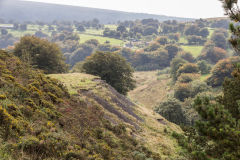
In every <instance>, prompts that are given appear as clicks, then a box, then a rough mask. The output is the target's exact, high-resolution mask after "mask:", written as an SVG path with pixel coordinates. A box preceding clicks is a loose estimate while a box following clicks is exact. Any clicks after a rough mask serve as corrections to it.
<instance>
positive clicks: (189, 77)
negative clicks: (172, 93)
mask: <svg viewBox="0 0 240 160" xmlns="http://www.w3.org/2000/svg"><path fill="white" fill-rule="evenodd" d="M200 76H201V75H200V74H196V73H195V74H194V73H182V74H181V75H180V76H179V77H178V82H180V83H189V82H192V81H194V80H197V79H199V78H200Z"/></svg>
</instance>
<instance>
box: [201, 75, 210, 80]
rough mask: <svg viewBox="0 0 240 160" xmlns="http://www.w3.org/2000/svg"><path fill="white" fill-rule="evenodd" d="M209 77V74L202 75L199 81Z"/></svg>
mask: <svg viewBox="0 0 240 160" xmlns="http://www.w3.org/2000/svg"><path fill="white" fill-rule="evenodd" d="M210 76H211V74H204V75H202V76H201V81H205V80H207V79H208V78H209V77H210Z"/></svg>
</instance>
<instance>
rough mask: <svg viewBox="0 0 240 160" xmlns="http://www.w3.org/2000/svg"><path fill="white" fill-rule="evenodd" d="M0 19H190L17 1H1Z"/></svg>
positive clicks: (50, 20) (111, 21)
mask: <svg viewBox="0 0 240 160" xmlns="http://www.w3.org/2000/svg"><path fill="white" fill-rule="evenodd" d="M0 17H1V18H3V19H5V20H14V21H20V22H24V21H42V22H52V21H54V20H57V21H74V20H76V21H88V20H92V19H94V18H97V19H99V20H100V22H101V23H104V24H107V23H116V22H118V21H124V20H136V19H146V18H154V19H158V20H159V21H165V20H179V21H189V20H192V19H187V18H178V17H169V16H163V15H152V14H141V13H128V12H120V11H113V10H104V9H95V8H86V7H76V6H67V5H53V4H46V3H38V2H27V1H19V0H1V1H0Z"/></svg>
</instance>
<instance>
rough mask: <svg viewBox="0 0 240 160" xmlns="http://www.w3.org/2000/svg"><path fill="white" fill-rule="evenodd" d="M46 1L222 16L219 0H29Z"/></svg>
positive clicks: (161, 12)
mask: <svg viewBox="0 0 240 160" xmlns="http://www.w3.org/2000/svg"><path fill="white" fill-rule="evenodd" d="M30 1H39V2H47V3H57V4H67V5H78V6H85V7H94V8H103V9H112V10H120V11H128V12H140V13H152V14H161V15H168V16H178V17H189V18H208V17H222V16H224V12H223V9H222V5H221V2H219V0H117V1H116V0H51V1H49V0H30Z"/></svg>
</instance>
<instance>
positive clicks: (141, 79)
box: [129, 71, 182, 159]
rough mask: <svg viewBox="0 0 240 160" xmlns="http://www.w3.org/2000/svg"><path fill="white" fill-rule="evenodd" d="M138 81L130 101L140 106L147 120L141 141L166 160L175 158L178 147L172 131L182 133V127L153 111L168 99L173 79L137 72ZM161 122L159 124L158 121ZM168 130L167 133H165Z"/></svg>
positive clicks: (154, 73)
mask: <svg viewBox="0 0 240 160" xmlns="http://www.w3.org/2000/svg"><path fill="white" fill-rule="evenodd" d="M134 77H135V80H136V81H137V88H136V89H135V90H133V91H131V92H130V93H129V97H130V99H132V100H133V101H134V102H136V103H138V104H140V105H138V108H137V109H138V110H139V113H140V115H142V116H143V117H144V119H145V123H144V124H143V127H142V128H143V132H141V134H140V135H139V137H138V138H139V139H140V140H141V141H143V142H144V143H145V144H146V145H147V147H148V148H151V150H153V151H155V152H158V153H160V154H161V155H163V156H164V157H165V158H166V159H167V158H169V157H171V158H175V156H177V155H178V153H177V152H178V149H177V148H178V145H177V143H176V141H175V140H174V139H173V138H172V137H171V133H172V131H176V132H182V131H181V129H180V127H179V126H177V125H175V124H173V123H170V122H168V121H167V120H166V119H164V118H163V117H162V116H160V115H159V114H157V113H155V112H154V111H153V107H154V106H155V105H156V104H158V103H160V102H161V101H163V100H164V99H166V98H167V95H168V94H171V92H172V91H171V89H170V87H169V86H168V84H169V83H170V81H171V79H170V78H169V76H168V75H162V76H161V78H159V77H158V76H157V71H150V72H136V73H135V74H134ZM159 119H160V120H161V122H159V121H158V120H159ZM164 130H167V133H166V132H164Z"/></svg>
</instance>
